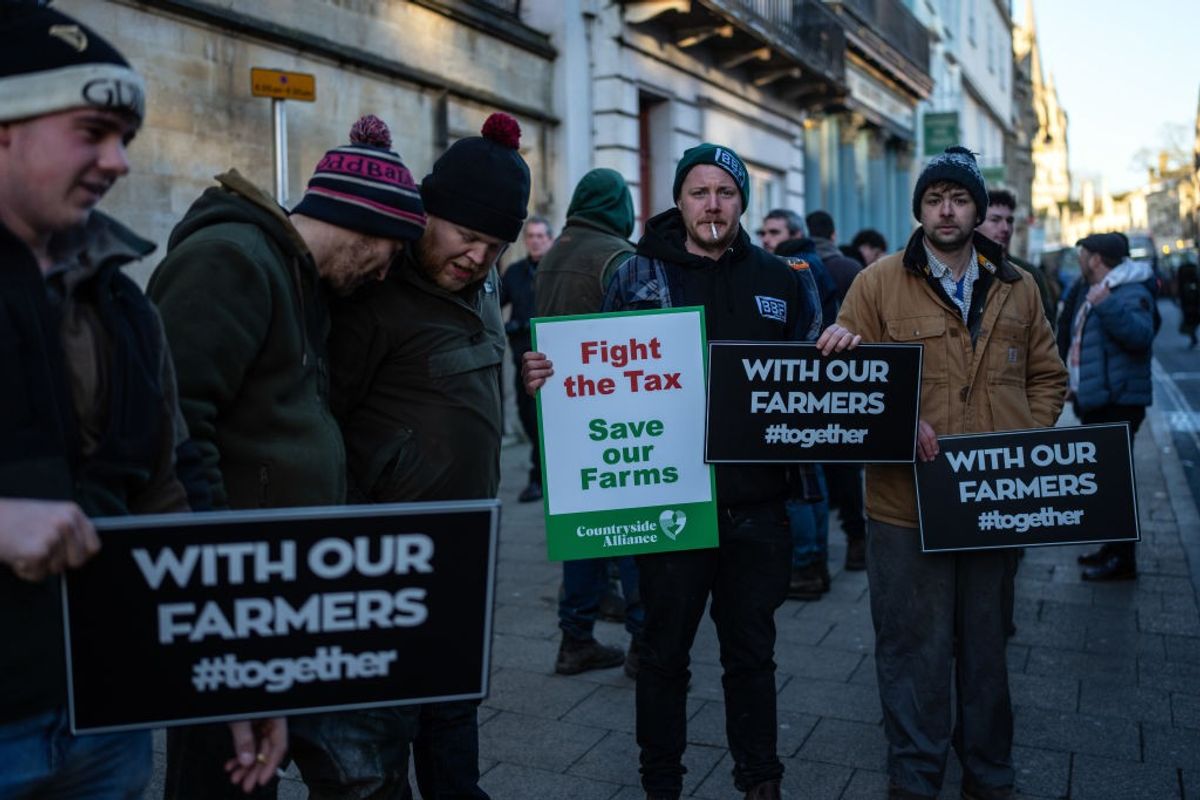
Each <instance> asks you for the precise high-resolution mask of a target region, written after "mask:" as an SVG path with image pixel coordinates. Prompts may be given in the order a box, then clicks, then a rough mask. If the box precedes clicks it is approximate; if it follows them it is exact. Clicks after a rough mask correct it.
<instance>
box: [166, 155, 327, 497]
mask: <svg viewBox="0 0 1200 800" xmlns="http://www.w3.org/2000/svg"><path fill="white" fill-rule="evenodd" d="M217 181H218V183H220V186H216V187H213V188H211V189H209V190H207V191H206V192H204V194H203V195H201V196H200V198H199V199H198V200H196V202H195V203H193V204H192V207H191V208H190V209H188V212H187V214H186V215H185V216H184V218H183V220H182V221H181V222H180V223H179V224H178V225H177V226H175V230H173V231H172V232H171V237H170V240H169V242H168V245H167V248H168V249H167V257H166V258H165V259H163V261H162V263H161V264H159V266H158V269H157V270H155V272H154V275H153V276H151V278H150V285H149V287H148V289H147V292H148V294H149V295H150V297H151V299H153V300H154V302H155V303H157V304H158V307H159V310H160V311H161V313H162V318H163V324H164V326H165V327H166V331H167V339H168V340H169V342H170V344H171V352H172V353H173V355H174V357H175V367H176V372H177V374H178V379H179V398H180V402H179V404H180V407H181V408H182V410H183V414H184V417H185V418H186V420H187V424H188V429H189V430H190V431H191V435H192V439H193V440H194V442H195V444H196V447H197V449H198V450H199V451H200V457H201V464H202V469H203V472H204V474H205V475H206V476H207V478H208V481H209V483H210V485H211V486H212V488H213V505H214V506H215V507H217V508H222V507H228V508H272V507H281V506H309V505H336V504H340V503H342V502H344V501H345V496H346V489H345V486H346V457H345V450H344V448H343V446H342V437H341V434H340V433H339V431H338V426H337V423H336V422H335V421H334V418H333V415H332V413H331V412H330V410H329V372H328V367H327V357H326V345H325V342H326V338H327V336H328V333H329V315H328V310H327V307H326V301H325V299H324V297H323V295H322V291H321V288H320V286H319V283H318V275H317V267H316V264H315V263H314V262H313V258H312V254H311V253H310V252H309V250H308V247H307V246H306V245H305V243H304V240H303V239H302V238H301V237H300V234H299V233H298V232H297V231H296V229H295V228H294V227H292V224H291V222H289V221H288V217H287V214H286V212H285V211H284V210H283V209H282V208H280V207H279V205H278V204H276V203H275V201H274V200H272V199H271V197H270V196H269V195H267V194H266V193H265V192H263V191H262V190H260V189H258V188H257V187H256V186H254V185H253V184H252V183H250V182H249V181H247V180H246V179H245V178H243V177H242V176H241V175H239V174H238V172H237V171H236V170H231V171H229V172H227V173H225V174H224V175H219V176H217Z"/></svg>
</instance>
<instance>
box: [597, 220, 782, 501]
mask: <svg viewBox="0 0 1200 800" xmlns="http://www.w3.org/2000/svg"><path fill="white" fill-rule="evenodd" d="M686 236H687V233H686V230H685V228H684V223H683V216H682V215H681V214H680V213H679V210H678V209H674V208H673V209H671V210H669V211H665V212H663V213H662V214H659V215H658V216H655V217H653V218H651V219H650V220H648V221H647V222H646V232H645V234H644V235H643V236H642V238H641V241H639V242H638V247H637V254H638V257H636V258H634V259H631V260H630V261H627V262H626V263H625V264H624V265H622V267H621V268H620V269H619V270H618V271H617V273H616V275H615V276H614V277H613V280H612V283H611V284H610V285H609V289H608V293H607V295H606V297H605V305H604V310H605V311H633V310H636V309H641V308H666V307H679V306H703V307H704V316H705V328H706V330H707V336H708V340H709V341H710V342H712V341H743V342H744V341H762V342H788V341H800V340H801V339H802V338H803V332H802V331H800V330H799V321H800V318H801V317H802V314H801V303H802V299H801V296H800V285H799V282H798V281H797V280H796V278H795V276H793V275H792V273H791V270H789V269H788V267H787V265H786V264H785V263H784V262H783V261H782V260H781V259H778V258H776V257H775V256H773V255H771V254H770V253H768V252H767V251H765V250H763V249H762V248H759V247H756V246H754V245H753V244H752V243H751V242H750V236H749V234H747V233H746V231H745V230H744V229H743V228H741V227H740V226H739V228H738V234H737V237H736V238H735V239H734V242H733V244H732V246H730V248H729V249H728V250H726V251H725V252H724V253H723V254H722V255H721V257H720V258H719V259H717V260H715V261H714V260H713V259H711V258H708V257H706V256H698V255H695V254H693V253H689V252H688V251H687V249H686V248H685V247H684V242H685V241H686ZM656 266H657V267H660V268H661V272H662V274H663V275H665V277H666V286H665V287H664V286H660V285H657V281H656V280H655V278H654V276H655V275H656V274H658V270H657V269H655V268H654V267H656ZM697 435H701V432H699V431H698V432H697ZM787 494H788V474H787V470H786V468H785V467H783V466H779V465H770V464H720V465H717V502H718V503H719V504H720V505H722V506H739V505H747V504H753V503H765V502H772V501H782V500H783V499H784V498H785V497H786V496H787Z"/></svg>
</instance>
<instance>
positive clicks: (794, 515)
mask: <svg viewBox="0 0 1200 800" xmlns="http://www.w3.org/2000/svg"><path fill="white" fill-rule="evenodd" d="M814 471H815V472H816V474H817V483H818V484H819V485H820V487H821V496H822V497H828V496H829V493H828V491H827V487H826V485H825V472H824V470H822V469H821V467H820V466H817V467H815V470H814ZM787 513H788V521H789V522H790V523H791V526H792V569H803V568H804V567H808V566H812V565H813V564H824V563H826V562H827V561H829V502H828V501H827V500H820V501H818V502H816V503H806V502H804V501H803V500H788V501H787Z"/></svg>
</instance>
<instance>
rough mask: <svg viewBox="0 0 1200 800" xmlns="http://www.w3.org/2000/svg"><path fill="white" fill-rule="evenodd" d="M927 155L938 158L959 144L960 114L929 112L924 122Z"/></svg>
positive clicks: (955, 112) (954, 112)
mask: <svg viewBox="0 0 1200 800" xmlns="http://www.w3.org/2000/svg"><path fill="white" fill-rule="evenodd" d="M924 127H925V155H927V156H936V155H938V154H939V153H943V152H945V150H946V148H947V147H950V146H951V145H955V144H958V143H959V141H958V112H957V111H927V112H926V113H925V120H924Z"/></svg>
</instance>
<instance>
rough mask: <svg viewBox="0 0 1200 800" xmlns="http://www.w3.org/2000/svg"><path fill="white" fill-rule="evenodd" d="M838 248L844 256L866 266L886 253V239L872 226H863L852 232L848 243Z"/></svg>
mask: <svg viewBox="0 0 1200 800" xmlns="http://www.w3.org/2000/svg"><path fill="white" fill-rule="evenodd" d="M840 249H841V251H842V253H843V254H844V255H845V256H847V257H849V258H853V259H854V260H855V261H857V262H858V263H860V264H862V265H863V266H864V267H868V266H870V265H871V264H874V263H875V262H876V261H878V260H879V259H880V258H882V257H883V256H885V255H887V251H888V244H887V239H885V238H884V237H883V234H882V233H880V232H879V231H877V230H874V229H873V228H863V229H862V230H861V231H859V232H858V233H856V234H854V238H853V239H851V240H850V244H848V245H842V246H841V248H840Z"/></svg>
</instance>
